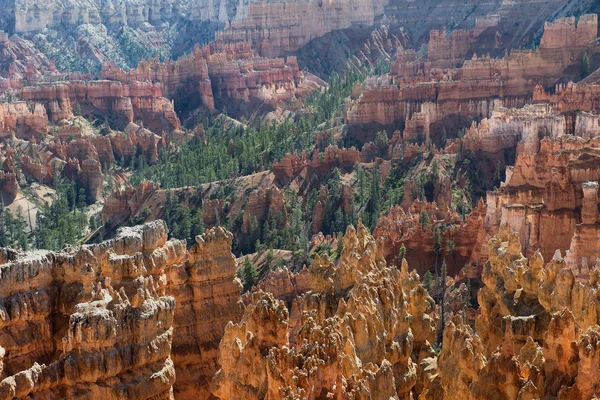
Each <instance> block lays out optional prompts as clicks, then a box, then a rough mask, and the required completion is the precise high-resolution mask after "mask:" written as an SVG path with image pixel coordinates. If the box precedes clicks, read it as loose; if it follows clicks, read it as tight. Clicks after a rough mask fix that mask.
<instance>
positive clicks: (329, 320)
mask: <svg viewBox="0 0 600 400" xmlns="http://www.w3.org/2000/svg"><path fill="white" fill-rule="evenodd" d="M267 291H268V292H270V293H268V292H267ZM246 300H247V301H248V306H247V307H246V311H245V313H244V316H243V317H242V319H241V321H240V322H239V323H237V324H233V323H231V324H229V325H228V326H227V327H226V328H225V335H224V337H223V340H222V341H221V345H220V352H219V362H220V365H221V369H220V370H219V372H217V374H216V375H215V378H214V380H213V394H214V395H216V396H217V397H219V398H231V397H234V398H244V399H245V398H247V399H259V398H260V399H262V398H272V399H275V398H282V397H284V396H286V395H289V396H294V397H299V398H312V397H319V396H334V397H335V396H340V398H346V397H348V396H359V397H361V398H362V397H363V396H367V397H365V398H389V397H398V398H408V397H407V396H410V393H411V392H412V391H413V389H414V388H415V386H416V384H417V376H418V373H417V371H418V367H417V363H418V361H419V360H421V359H422V358H424V357H426V356H427V355H430V354H431V343H433V342H434V340H435V334H436V316H435V313H434V308H433V306H434V304H433V301H432V299H431V298H430V297H429V295H428V294H427V292H426V291H425V290H424V289H423V287H422V286H421V284H420V283H419V280H418V276H417V275H416V273H414V272H413V273H409V272H408V266H407V265H406V263H405V264H404V265H403V267H402V269H401V270H399V269H396V268H394V267H389V266H387V264H386V262H385V259H384V258H383V254H382V248H381V244H380V243H377V242H376V241H375V240H374V238H373V237H372V236H371V235H370V234H369V232H368V230H367V229H366V228H365V227H364V226H362V224H359V226H358V228H357V229H356V230H355V229H354V228H352V227H351V228H349V229H348V230H347V232H346V235H345V237H344V249H343V251H342V254H341V257H340V259H339V262H338V263H337V265H335V264H333V263H332V262H331V261H329V260H328V259H327V258H321V257H318V258H316V259H315V260H314V262H313V263H312V265H311V266H310V267H309V268H307V269H304V270H302V271H301V272H299V273H297V274H293V273H290V272H289V271H285V270H279V271H276V272H274V273H272V274H271V275H270V276H269V277H268V278H267V279H266V280H265V281H263V282H262V283H261V284H259V285H258V288H256V289H255V290H254V291H253V292H252V293H251V294H250V295H248V296H247V299H246ZM309 371H311V372H310V373H309Z"/></svg>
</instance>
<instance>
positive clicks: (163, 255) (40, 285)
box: [0, 221, 242, 399]
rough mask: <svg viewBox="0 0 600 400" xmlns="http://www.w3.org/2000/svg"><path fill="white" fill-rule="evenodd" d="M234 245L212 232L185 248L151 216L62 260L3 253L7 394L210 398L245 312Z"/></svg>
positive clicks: (0, 284)
mask: <svg viewBox="0 0 600 400" xmlns="http://www.w3.org/2000/svg"><path fill="white" fill-rule="evenodd" d="M232 238H233V237H232V235H231V234H230V233H228V232H226V231H224V230H223V229H222V228H216V229H213V230H210V231H208V232H206V233H205V234H204V235H203V236H199V237H198V238H197V239H196V241H197V243H196V244H195V245H194V246H192V247H191V249H190V251H189V253H188V252H187V251H186V246H185V242H182V241H178V240H171V241H167V230H166V224H165V223H164V222H162V221H155V222H151V223H148V224H146V225H143V226H141V227H134V228H123V229H121V230H120V231H119V232H118V234H117V237H116V238H115V239H113V240H110V241H108V242H104V243H101V244H98V245H86V246H82V247H78V248H68V249H66V250H65V251H63V252H61V253H50V252H45V251H38V252H34V253H28V254H14V253H13V252H7V251H6V250H3V249H0V263H2V267H3V269H4V270H5V272H6V274H5V275H4V276H3V279H2V280H1V281H0V295H1V299H0V307H1V309H2V310H4V313H5V315H6V318H5V324H4V325H3V327H2V328H1V329H0V331H1V335H0V346H2V347H1V349H2V350H1V351H0V355H1V357H2V362H3V366H4V368H3V374H4V375H3V376H4V379H3V380H2V381H0V394H1V396H2V397H3V398H26V397H28V396H34V397H63V396H67V397H70V398H87V397H98V396H100V397H106V398H121V397H127V398H133V399H147V398H156V399H172V398H173V396H174V394H175V396H176V397H178V398H185V397H189V396H191V395H194V396H199V397H200V398H209V397H210V394H209V392H208V390H209V382H210V379H211V378H212V376H213V375H214V373H215V372H216V370H217V368H218V367H217V363H216V362H217V353H218V351H217V350H218V344H219V341H220V339H221V337H222V335H223V332H224V329H225V325H226V324H227V323H228V322H229V321H237V319H239V317H240V316H241V314H242V304H241V303H240V297H239V293H240V290H241V284H240V283H239V281H238V280H237V279H235V273H236V263H235V258H234V256H233V255H232V254H231V242H232ZM54 333H56V335H55V336H53V334H54ZM173 386H174V387H173Z"/></svg>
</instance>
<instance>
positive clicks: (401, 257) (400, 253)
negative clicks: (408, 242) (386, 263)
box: [398, 243, 406, 264]
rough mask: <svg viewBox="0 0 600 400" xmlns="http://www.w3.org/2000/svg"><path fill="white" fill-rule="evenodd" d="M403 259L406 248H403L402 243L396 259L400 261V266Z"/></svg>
mask: <svg viewBox="0 0 600 400" xmlns="http://www.w3.org/2000/svg"><path fill="white" fill-rule="evenodd" d="M405 257H406V246H404V243H402V246H400V250H399V251H398V259H399V260H400V264H402V260H404V258H405Z"/></svg>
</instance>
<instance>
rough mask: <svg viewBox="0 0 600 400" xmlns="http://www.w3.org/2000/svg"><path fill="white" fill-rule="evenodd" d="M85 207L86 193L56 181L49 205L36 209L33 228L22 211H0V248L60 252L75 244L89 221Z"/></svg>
mask: <svg viewBox="0 0 600 400" xmlns="http://www.w3.org/2000/svg"><path fill="white" fill-rule="evenodd" d="M86 207H87V203H86V196H85V191H84V190H83V189H78V188H77V185H76V184H75V183H72V182H68V181H66V180H64V179H60V178H57V179H56V183H55V193H54V195H53V196H52V200H51V202H49V203H45V204H42V205H40V206H39V209H38V211H37V214H36V217H35V226H33V224H32V223H31V221H27V218H26V215H27V213H26V212H24V211H23V210H22V209H18V210H17V212H15V213H14V214H13V213H11V212H10V210H9V209H7V208H2V209H0V232H2V234H1V235H0V247H14V248H20V249H23V250H27V249H29V248H31V247H33V248H37V249H47V250H60V249H61V248H62V247H63V246H65V245H68V244H71V245H73V244H77V243H78V242H79V241H80V240H81V238H82V237H83V235H84V233H85V232H86V230H87V228H88V224H89V221H90V220H89V218H88V215H87V213H86ZM94 221H95V220H94Z"/></svg>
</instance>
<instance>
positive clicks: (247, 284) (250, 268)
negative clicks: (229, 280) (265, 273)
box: [242, 256, 258, 290]
mask: <svg viewBox="0 0 600 400" xmlns="http://www.w3.org/2000/svg"><path fill="white" fill-rule="evenodd" d="M242 281H243V282H244V289H245V290H248V289H250V288H251V287H252V286H254V284H255V283H256V282H257V281H258V271H257V270H256V268H255V267H254V264H253V263H252V261H250V258H248V256H246V258H245V259H244V266H243V267H242Z"/></svg>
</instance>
